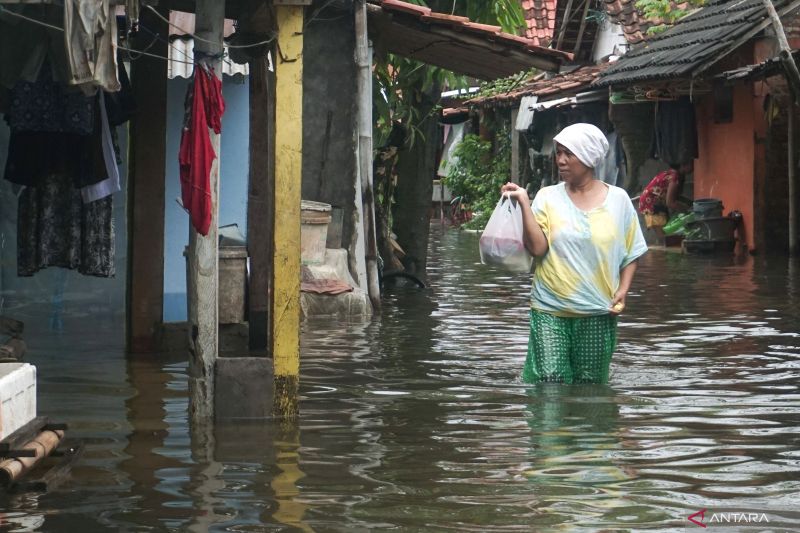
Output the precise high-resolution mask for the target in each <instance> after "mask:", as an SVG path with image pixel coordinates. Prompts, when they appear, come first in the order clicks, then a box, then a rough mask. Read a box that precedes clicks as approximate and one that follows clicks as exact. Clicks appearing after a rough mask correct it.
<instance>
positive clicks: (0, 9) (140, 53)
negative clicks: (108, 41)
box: [0, 5, 230, 65]
mask: <svg viewBox="0 0 800 533" xmlns="http://www.w3.org/2000/svg"><path fill="white" fill-rule="evenodd" d="M0 13H4V14H7V15H11V16H13V17H17V18H20V19H22V20H25V21H27V22H30V23H32V24H37V25H39V26H43V27H45V28H49V29H51V30H57V31H60V32H63V31H64V28H61V27H59V26H54V25H52V24H48V23H47V22H43V21H41V20H37V19H34V18H31V17H26V16H25V15H20V14H19V13H16V12H14V11H11V10H9V9H7V8H4V7H3V6H2V5H0ZM140 26H141V24H140ZM142 27H143V26H142ZM145 29H146V28H145ZM179 29H180V28H179ZM147 31H148V32H149V33H150V34H151V35H153V36H154V39H153V40H152V41H151V42H150V44H149V45H147V47H146V48H145V49H144V50H137V49H136V48H128V47H127V46H122V45H120V44H118V45H117V48H119V49H120V50H125V51H126V52H128V53H129V54H130V53H131V52H133V53H135V54H137V55H138V56H147V57H153V58H156V59H163V60H164V61H175V62H177V63H183V64H184V65H195V64H197V61H182V60H180V59H175V58H169V57H165V56H162V55H158V54H151V53H150V52H148V51H147V50H149V49H150V48H151V47H152V46H153V44H155V42H156V41H157V40H164V38H163V37H161V36H160V35H158V34H156V33H153V32H152V30H149V29H148V30H147ZM190 35H191V34H190ZM201 40H202V39H201ZM167 43H168V44H169V45H170V46H171V47H172V49H173V50H175V51H176V52H179V53H181V54H183V55H184V56H186V57H187V58H189V55H188V54H187V53H185V52H183V51H182V50H179V49H178V48H176V47H175V46H173V45H172V44H171V43H169V41H167ZM226 46H230V45H226ZM136 59H138V57H133V56H131V60H133V61H135V60H136ZM226 63H228V64H230V63H229V62H227V61H226Z"/></svg>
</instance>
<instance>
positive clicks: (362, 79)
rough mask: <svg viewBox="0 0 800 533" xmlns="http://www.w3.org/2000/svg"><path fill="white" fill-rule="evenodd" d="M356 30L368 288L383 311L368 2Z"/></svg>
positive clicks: (358, 10)
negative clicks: (374, 171) (374, 175)
mask: <svg viewBox="0 0 800 533" xmlns="http://www.w3.org/2000/svg"><path fill="white" fill-rule="evenodd" d="M354 11H355V29H356V69H357V76H356V85H357V87H358V95H357V100H358V104H357V124H358V132H357V133H358V179H359V181H360V182H361V204H362V216H363V218H362V220H363V222H364V224H363V228H364V248H365V255H366V267H367V286H366V287H362V289H364V288H366V289H367V294H368V295H369V299H370V302H372V309H373V311H375V312H376V313H379V312H380V309H381V290H380V287H379V283H380V282H379V280H378V241H377V238H376V236H375V194H374V190H373V176H372V167H373V153H372V126H373V124H372V51H371V50H370V48H369V38H368V36H367V6H366V1H365V0H356V2H355V4H354Z"/></svg>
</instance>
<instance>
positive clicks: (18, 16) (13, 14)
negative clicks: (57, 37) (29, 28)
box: [0, 5, 64, 32]
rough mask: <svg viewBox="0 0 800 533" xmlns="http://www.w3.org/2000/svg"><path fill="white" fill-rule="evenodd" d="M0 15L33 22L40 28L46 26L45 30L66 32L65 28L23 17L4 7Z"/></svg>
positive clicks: (0, 7)
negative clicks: (3, 14)
mask: <svg viewBox="0 0 800 533" xmlns="http://www.w3.org/2000/svg"><path fill="white" fill-rule="evenodd" d="M0 13H5V14H6V15H11V16H12V17H17V18H20V19H22V20H27V21H28V22H33V23H34V24H38V25H39V26H44V27H45V28H50V29H51V30H57V31H61V32H63V31H64V28H61V27H59V26H53V25H52V24H48V23H47V22H42V21H41V20H36V19H33V18H30V17H26V16H25V15H21V14H19V13H17V12H16V11H11V10H10V9H8V8H5V7H3V6H2V5H0Z"/></svg>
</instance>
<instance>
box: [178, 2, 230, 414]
mask: <svg viewBox="0 0 800 533" xmlns="http://www.w3.org/2000/svg"><path fill="white" fill-rule="evenodd" d="M196 17H197V18H196V21H197V22H196V24H195V28H196V30H195V33H196V34H197V36H198V37H200V38H201V39H203V41H200V40H198V39H195V41H194V47H195V50H197V51H202V52H205V53H207V54H211V55H216V54H221V53H222V50H223V46H222V31H223V26H224V21H225V2H224V0H197V13H196ZM212 43H214V44H212ZM197 55H198V54H197V53H195V56H196V58H197ZM210 65H211V66H212V67H213V68H214V72H215V73H216V75H217V77H220V78H221V77H222V62H221V61H220V60H214V61H213V62H211V63H210ZM195 68H197V67H195ZM209 135H210V138H211V145H212V147H213V148H214V153H216V155H217V157H216V159H215V160H214V163H213V165H212V166H211V175H210V190H211V225H210V227H209V230H208V235H206V236H205V237H204V236H202V235H200V234H199V233H197V231H195V229H194V228H193V227H191V225H190V228H189V250H188V257H187V261H188V264H189V279H187V284H188V287H187V297H188V299H189V327H190V328H191V331H192V339H193V343H192V351H193V353H192V357H191V358H190V360H189V361H190V364H189V377H190V380H189V383H190V391H191V403H190V412H191V419H192V421H193V422H196V423H204V422H208V421H210V420H213V417H214V364H215V362H216V359H217V352H218V344H219V324H218V320H217V299H218V294H217V291H218V288H219V287H218V286H219V279H218V273H219V263H218V259H219V249H218V243H217V241H218V237H217V234H218V224H219V222H218V218H219V169H220V159H221V155H222V154H220V136H219V135H217V134H215V133H214V132H213V130H210V129H209Z"/></svg>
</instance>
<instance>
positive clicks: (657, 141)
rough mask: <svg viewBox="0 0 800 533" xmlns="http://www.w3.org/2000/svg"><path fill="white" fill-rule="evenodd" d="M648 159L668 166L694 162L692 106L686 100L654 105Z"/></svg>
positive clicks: (695, 132) (695, 156)
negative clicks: (653, 119)
mask: <svg viewBox="0 0 800 533" xmlns="http://www.w3.org/2000/svg"><path fill="white" fill-rule="evenodd" d="M652 157H653V158H654V159H660V160H661V161H663V162H664V163H668V164H670V163H675V164H683V163H689V162H691V161H693V160H694V159H696V158H697V123H696V122H695V116H694V104H692V102H691V101H690V100H689V98H688V97H686V96H682V97H680V98H679V99H678V100H675V101H674V102H658V104H657V105H656V120H655V129H654V130H653V144H652Z"/></svg>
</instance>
